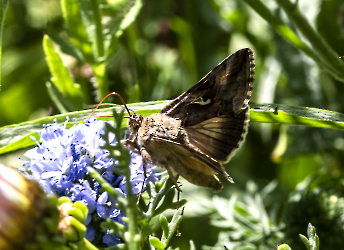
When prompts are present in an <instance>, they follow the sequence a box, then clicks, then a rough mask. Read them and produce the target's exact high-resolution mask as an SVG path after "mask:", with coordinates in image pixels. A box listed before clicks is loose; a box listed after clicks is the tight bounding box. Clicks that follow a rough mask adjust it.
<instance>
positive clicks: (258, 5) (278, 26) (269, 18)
mask: <svg viewBox="0 0 344 250" xmlns="http://www.w3.org/2000/svg"><path fill="white" fill-rule="evenodd" d="M244 1H245V2H246V3H247V4H248V5H250V6H251V7H252V8H253V9H254V10H255V11H256V12H257V13H258V14H259V15H260V16H261V17H262V18H264V19H265V21H266V22H267V23H268V24H270V25H271V26H272V27H273V28H274V29H275V30H276V31H277V32H278V33H279V34H280V35H281V36H282V37H283V38H284V39H286V40H287V41H288V42H290V43H291V44H292V45H294V46H295V47H296V48H298V49H300V50H301V51H303V52H304V53H305V54H306V55H308V56H309V57H310V58H312V59H313V60H314V61H315V62H316V63H317V64H318V65H320V66H321V67H323V68H324V69H325V70H327V71H328V72H329V73H331V74H332V75H334V76H336V77H337V78H338V79H343V78H342V74H341V73H340V72H339V73H338V71H337V70H336V69H335V68H333V67H332V65H331V64H328V63H326V62H324V61H323V59H322V58H321V57H319V56H318V54H316V53H314V51H313V50H312V49H311V48H310V47H309V46H307V45H306V44H305V43H304V42H303V41H302V40H301V39H300V38H299V36H297V35H296V34H295V32H294V31H292V30H291V29H290V28H289V27H288V26H287V25H285V24H284V23H283V22H282V21H281V19H279V18H277V17H276V16H274V15H273V14H272V13H271V11H270V10H269V9H268V8H267V6H266V5H265V4H264V2H262V1H261V0H244Z"/></svg>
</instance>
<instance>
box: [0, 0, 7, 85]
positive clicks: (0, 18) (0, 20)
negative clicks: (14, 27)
mask: <svg viewBox="0 0 344 250" xmlns="http://www.w3.org/2000/svg"><path fill="white" fill-rule="evenodd" d="M7 6H8V0H0V65H2V64H1V58H2V34H3V30H4V23H5V16H6V11H7ZM0 91H1V67H0Z"/></svg>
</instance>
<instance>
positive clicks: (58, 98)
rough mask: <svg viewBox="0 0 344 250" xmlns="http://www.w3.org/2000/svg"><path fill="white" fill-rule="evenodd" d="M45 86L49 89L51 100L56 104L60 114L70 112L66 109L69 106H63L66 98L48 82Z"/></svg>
mask: <svg viewBox="0 0 344 250" xmlns="http://www.w3.org/2000/svg"><path fill="white" fill-rule="evenodd" d="M45 86H46V87H47V90H48V94H49V96H50V99H51V100H52V101H53V102H54V104H55V106H56V107H57V109H58V110H59V111H60V113H61V114H63V113H67V112H68V110H67V109H66V106H67V105H64V104H63V102H64V98H63V96H62V94H61V93H60V92H59V91H58V90H57V89H56V87H55V86H54V85H53V84H51V83H50V82H46V83H45Z"/></svg>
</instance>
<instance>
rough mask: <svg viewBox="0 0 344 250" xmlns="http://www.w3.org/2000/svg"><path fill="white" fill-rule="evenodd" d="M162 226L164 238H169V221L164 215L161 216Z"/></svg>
mask: <svg viewBox="0 0 344 250" xmlns="http://www.w3.org/2000/svg"><path fill="white" fill-rule="evenodd" d="M160 225H161V229H162V235H163V236H162V238H166V237H168V234H169V233H168V231H169V229H168V221H167V219H166V217H165V216H164V215H160Z"/></svg>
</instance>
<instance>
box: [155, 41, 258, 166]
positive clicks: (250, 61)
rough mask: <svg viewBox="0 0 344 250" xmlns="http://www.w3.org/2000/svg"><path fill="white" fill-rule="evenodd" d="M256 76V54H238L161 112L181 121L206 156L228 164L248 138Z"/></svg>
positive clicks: (190, 138) (240, 51)
mask: <svg viewBox="0 0 344 250" xmlns="http://www.w3.org/2000/svg"><path fill="white" fill-rule="evenodd" d="M253 76H254V58H253V51H252V50H251V49H249V48H246V49H242V50H238V51H237V52H235V53H233V54H232V55H230V56H229V57H227V58H226V59H225V60H223V61H222V62H221V63H220V64H219V65H217V66H216V67H215V68H214V69H213V70H212V71H210V72H209V73H208V74H207V75H206V76H205V77H204V78H202V79H201V80H200V81H199V82H198V83H197V84H196V85H195V86H193V87H192V88H191V89H189V90H188V91H186V92H185V93H183V94H182V95H181V96H179V97H178V98H176V99H175V100H174V101H172V102H171V103H170V104H169V105H167V106H166V107H165V108H164V109H162V110H161V111H160V112H161V113H164V114H166V115H169V116H172V117H175V118H179V119H180V120H182V121H183V126H184V128H185V130H186V131H187V134H188V137H189V140H190V143H191V144H193V145H195V146H196V147H198V148H199V149H200V150H201V151H202V152H203V153H204V154H207V155H208V156H210V157H211V158H214V159H215V160H218V161H227V160H229V156H230V154H231V152H232V151H234V150H235V149H236V148H237V147H238V146H239V143H240V141H242V139H243V137H244V135H245V131H246V124H247V120H248V119H247V113H248V102H249V100H250V97H251V93H252V89H253V81H254V78H253Z"/></svg>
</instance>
